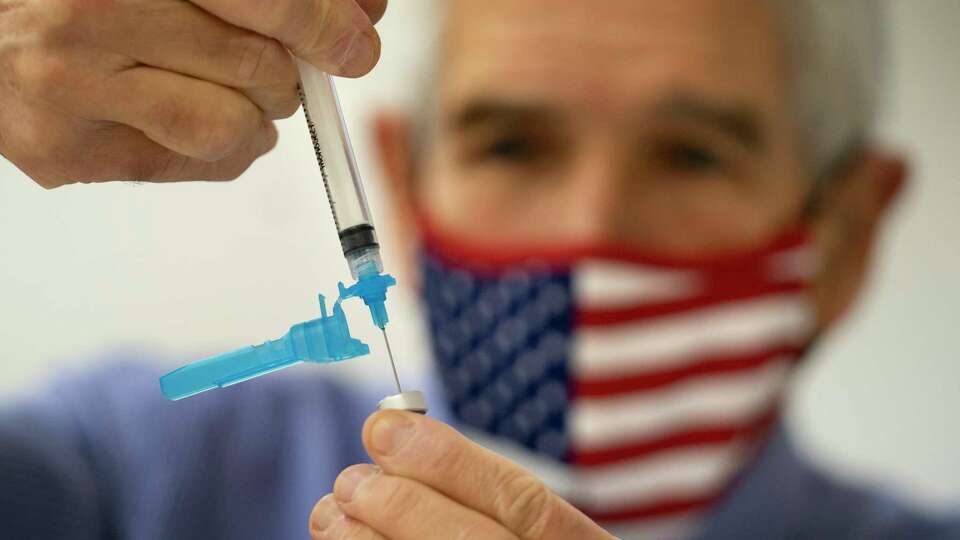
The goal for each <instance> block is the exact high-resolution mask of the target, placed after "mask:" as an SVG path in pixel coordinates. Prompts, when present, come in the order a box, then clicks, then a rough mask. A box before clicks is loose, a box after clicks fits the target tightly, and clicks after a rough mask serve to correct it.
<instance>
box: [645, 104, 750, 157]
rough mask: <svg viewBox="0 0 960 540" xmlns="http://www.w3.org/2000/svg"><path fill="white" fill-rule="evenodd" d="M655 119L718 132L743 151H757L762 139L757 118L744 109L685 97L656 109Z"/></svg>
mask: <svg viewBox="0 0 960 540" xmlns="http://www.w3.org/2000/svg"><path fill="white" fill-rule="evenodd" d="M655 110H656V112H657V114H658V115H660V116H664V117H668V118H679V119H684V120H693V121H697V122H701V123H705V124H709V125H711V126H712V127H714V128H716V129H719V130H720V131H723V132H725V133H727V134H728V135H730V136H732V137H733V138H734V139H736V140H737V141H739V142H740V143H741V144H743V145H744V146H745V147H747V148H749V149H751V150H759V149H761V148H762V147H763V143H764V138H763V134H762V131H761V129H760V126H759V122H758V120H757V116H756V114H755V113H754V112H753V111H752V110H751V109H750V108H749V107H747V106H744V105H733V106H731V105H721V104H717V103H712V102H710V101H707V100H704V99H702V98H696V97H692V96H688V95H675V96H671V97H669V98H667V99H665V100H664V101H662V102H661V103H659V104H658V105H656V107H655Z"/></svg>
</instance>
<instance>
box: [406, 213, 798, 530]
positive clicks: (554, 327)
mask: <svg viewBox="0 0 960 540" xmlns="http://www.w3.org/2000/svg"><path fill="white" fill-rule="evenodd" d="M424 246H425V249H424V253H423V272H424V275H423V278H424V283H428V284H430V286H429V287H425V288H424V289H425V293H424V294H425V300H426V306H427V311H428V314H429V325H430V329H431V334H432V338H433V340H432V342H433V348H434V353H435V357H436V363H437V367H438V371H439V373H440V375H441V377H442V381H443V384H444V387H445V390H446V393H447V398H448V400H449V405H450V408H451V411H452V413H453V415H454V417H455V418H456V419H457V420H458V421H459V422H460V423H461V424H462V426H463V427H467V428H468V430H472V431H478V432H480V433H482V434H484V435H488V436H490V437H492V438H493V439H496V440H508V441H512V443H515V444H517V445H520V446H522V447H523V448H525V449H526V450H527V451H528V452H529V453H532V454H534V455H536V456H539V457H546V458H548V460H549V461H551V462H553V463H554V464H556V465H557V466H558V467H559V469H560V470H562V471H563V473H564V474H565V475H566V476H567V477H568V479H567V483H568V484H569V485H572V486H575V487H574V489H573V490H572V491H570V492H568V493H563V495H564V496H565V497H567V498H568V499H569V500H570V501H571V502H572V503H574V504H575V505H577V506H578V507H579V508H581V509H582V510H583V511H584V512H585V513H587V514H588V515H589V516H590V517H592V518H593V519H594V520H596V521H597V522H599V523H601V524H603V525H604V526H607V527H608V528H609V529H611V531H612V532H615V533H617V534H620V535H621V537H623V538H629V537H633V536H639V535H643V536H644V537H650V538H655V537H670V538H679V537H681V536H683V533H682V532H681V531H684V530H689V529H690V528H691V527H693V526H694V524H695V523H696V522H697V518H698V517H699V516H700V515H702V514H703V512H704V511H705V510H707V509H708V508H709V507H710V505H711V504H712V503H714V502H715V501H717V500H718V499H719V498H720V497H722V495H723V494H724V493H725V491H726V490H728V489H729V488H730V486H731V485H732V484H733V482H734V480H735V479H736V477H737V476H738V473H740V472H742V471H743V469H744V467H745V466H746V465H747V464H748V463H749V461H750V459H751V457H752V456H753V455H754V454H755V452H756V450H757V448H758V446H759V444H760V443H762V441H763V439H764V436H765V434H766V433H767V432H768V428H769V427H770V426H771V424H773V423H774V421H775V420H776V419H777V415H778V410H779V405H780V401H781V397H782V396H783V394H784V391H785V389H786V385H787V382H788V379H789V378H790V375H791V373H792V371H793V368H794V366H795V365H796V363H797V360H798V359H799V358H800V357H801V356H802V353H803V351H804V349H805V347H806V345H807V344H808V343H809V342H810V341H811V339H812V334H813V331H814V330H813V312H812V306H811V303H810V300H809V284H810V279H811V277H812V274H813V273H814V272H815V271H816V266H817V258H816V256H815V253H814V251H813V249H812V247H811V246H810V244H809V242H808V241H807V235H806V234H805V233H804V232H801V231H795V232H790V233H787V234H784V235H782V236H781V237H779V238H777V239H776V240H775V241H774V242H771V243H770V244H769V245H767V246H765V247H764V248H762V249H758V250H754V251H752V252H750V253H738V254H735V255H728V256H722V257H714V258H709V259H698V260H677V259H673V258H668V257H660V256H651V255H649V254H645V253H636V252H634V250H630V249H629V248H627V249H624V248H619V247H586V248H573V249H535V250H534V249H530V250H514V249H511V250H509V252H505V251H503V250H502V249H499V248H495V247H480V246H467V245H466V244H464V243H460V242H456V241H453V240H452V239H450V238H446V237H443V236H442V235H440V234H436V233H434V232H429V231H428V232H426V233H425V241H424Z"/></svg>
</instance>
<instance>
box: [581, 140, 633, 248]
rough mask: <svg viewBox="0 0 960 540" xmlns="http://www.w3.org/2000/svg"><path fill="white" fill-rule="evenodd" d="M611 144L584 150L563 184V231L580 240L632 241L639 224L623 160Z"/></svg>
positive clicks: (601, 241)
mask: <svg viewBox="0 0 960 540" xmlns="http://www.w3.org/2000/svg"><path fill="white" fill-rule="evenodd" d="M617 154H618V152H617V151H616V149H615V148H614V147H613V145H604V144H597V145H594V146H592V147H591V148H589V149H584V151H583V152H582V154H581V155H580V156H579V157H578V159H576V160H575V161H574V163H572V164H571V169H570V171H569V176H568V177H567V182H565V183H564V187H565V197H564V198H565V201H564V203H565V204H564V206H565V208H566V210H567V215H566V219H565V221H566V224H567V225H566V226H567V230H566V232H567V234H569V235H570V237H571V240H573V241H575V242H580V243H603V244H607V243H625V242H629V241H632V240H635V239H634V238H633V237H634V236H636V234H635V233H636V231H635V229H636V228H637V226H638V225H639V224H640V223H641V217H642V216H639V215H637V214H638V212H637V206H638V205H637V203H638V201H637V200H636V197H637V193H636V190H634V189H633V187H634V186H632V182H631V178H629V176H630V175H629V173H628V172H627V168H628V165H627V163H626V160H625V159H623V158H621V157H620V156H618V155H617Z"/></svg>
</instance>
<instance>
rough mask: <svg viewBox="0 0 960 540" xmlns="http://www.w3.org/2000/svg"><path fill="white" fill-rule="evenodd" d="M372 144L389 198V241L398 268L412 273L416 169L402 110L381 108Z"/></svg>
mask: <svg viewBox="0 0 960 540" xmlns="http://www.w3.org/2000/svg"><path fill="white" fill-rule="evenodd" d="M373 123H374V125H373V133H374V138H375V147H376V152H377V155H378V158H379V160H380V166H381V170H382V172H383V177H384V180H385V187H386V195H387V197H386V199H387V200H388V201H390V203H389V204H390V207H391V208H390V209H391V212H390V214H391V216H392V223H391V226H390V228H389V230H390V231H391V235H392V242H391V244H393V245H395V246H396V247H397V249H396V252H397V254H398V255H399V256H400V259H401V272H405V273H406V275H407V276H408V277H411V276H415V275H416V274H415V273H413V272H411V270H413V262H414V256H415V254H416V251H417V249H418V246H417V242H416V238H417V230H416V213H415V201H414V197H415V195H416V186H417V184H418V181H417V178H416V175H417V173H416V171H417V170H418V167H417V163H416V159H415V153H414V143H413V142H414V137H413V130H412V122H410V120H409V118H408V117H407V116H405V115H403V114H399V113H395V112H380V113H378V114H377V115H376V116H375V117H374V120H373Z"/></svg>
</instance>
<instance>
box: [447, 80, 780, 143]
mask: <svg viewBox="0 0 960 540" xmlns="http://www.w3.org/2000/svg"><path fill="white" fill-rule="evenodd" d="M653 110H654V113H655V114H656V115H658V116H661V117H665V118H672V119H682V120H690V121H695V122H700V123H704V124H709V125H710V126H711V127H713V128H715V129H718V130H720V131H722V132H724V133H726V134H728V135H730V136H731V137H732V138H734V139H736V140H737V141H738V142H739V143H741V144H742V145H743V146H744V147H746V148H748V149H750V150H760V149H762V147H763V146H764V137H763V134H762V130H761V129H760V126H759V122H758V119H757V115H756V114H755V113H754V112H753V110H752V109H751V108H750V107H748V106H745V105H726V104H720V103H716V102H713V101H711V100H708V99H704V98H700V97H695V96H690V95H687V94H676V95H672V96H669V97H667V98H666V99H664V100H662V101H660V102H659V103H657V104H655V105H654V107H653ZM561 118H562V112H561V111H558V110H557V109H556V108H553V107H550V106H546V105H538V104H534V103H523V102H513V101H507V100H499V99H480V100H477V101H473V102H470V103H469V104H467V105H466V106H464V107H463V108H462V109H461V110H459V111H457V113H456V114H454V115H453V117H452V118H451V119H450V125H451V126H452V127H454V128H456V129H459V130H469V129H471V128H476V127H478V126H483V125H489V124H524V125H543V124H545V123H549V122H556V121H558V120H559V119H561Z"/></svg>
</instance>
